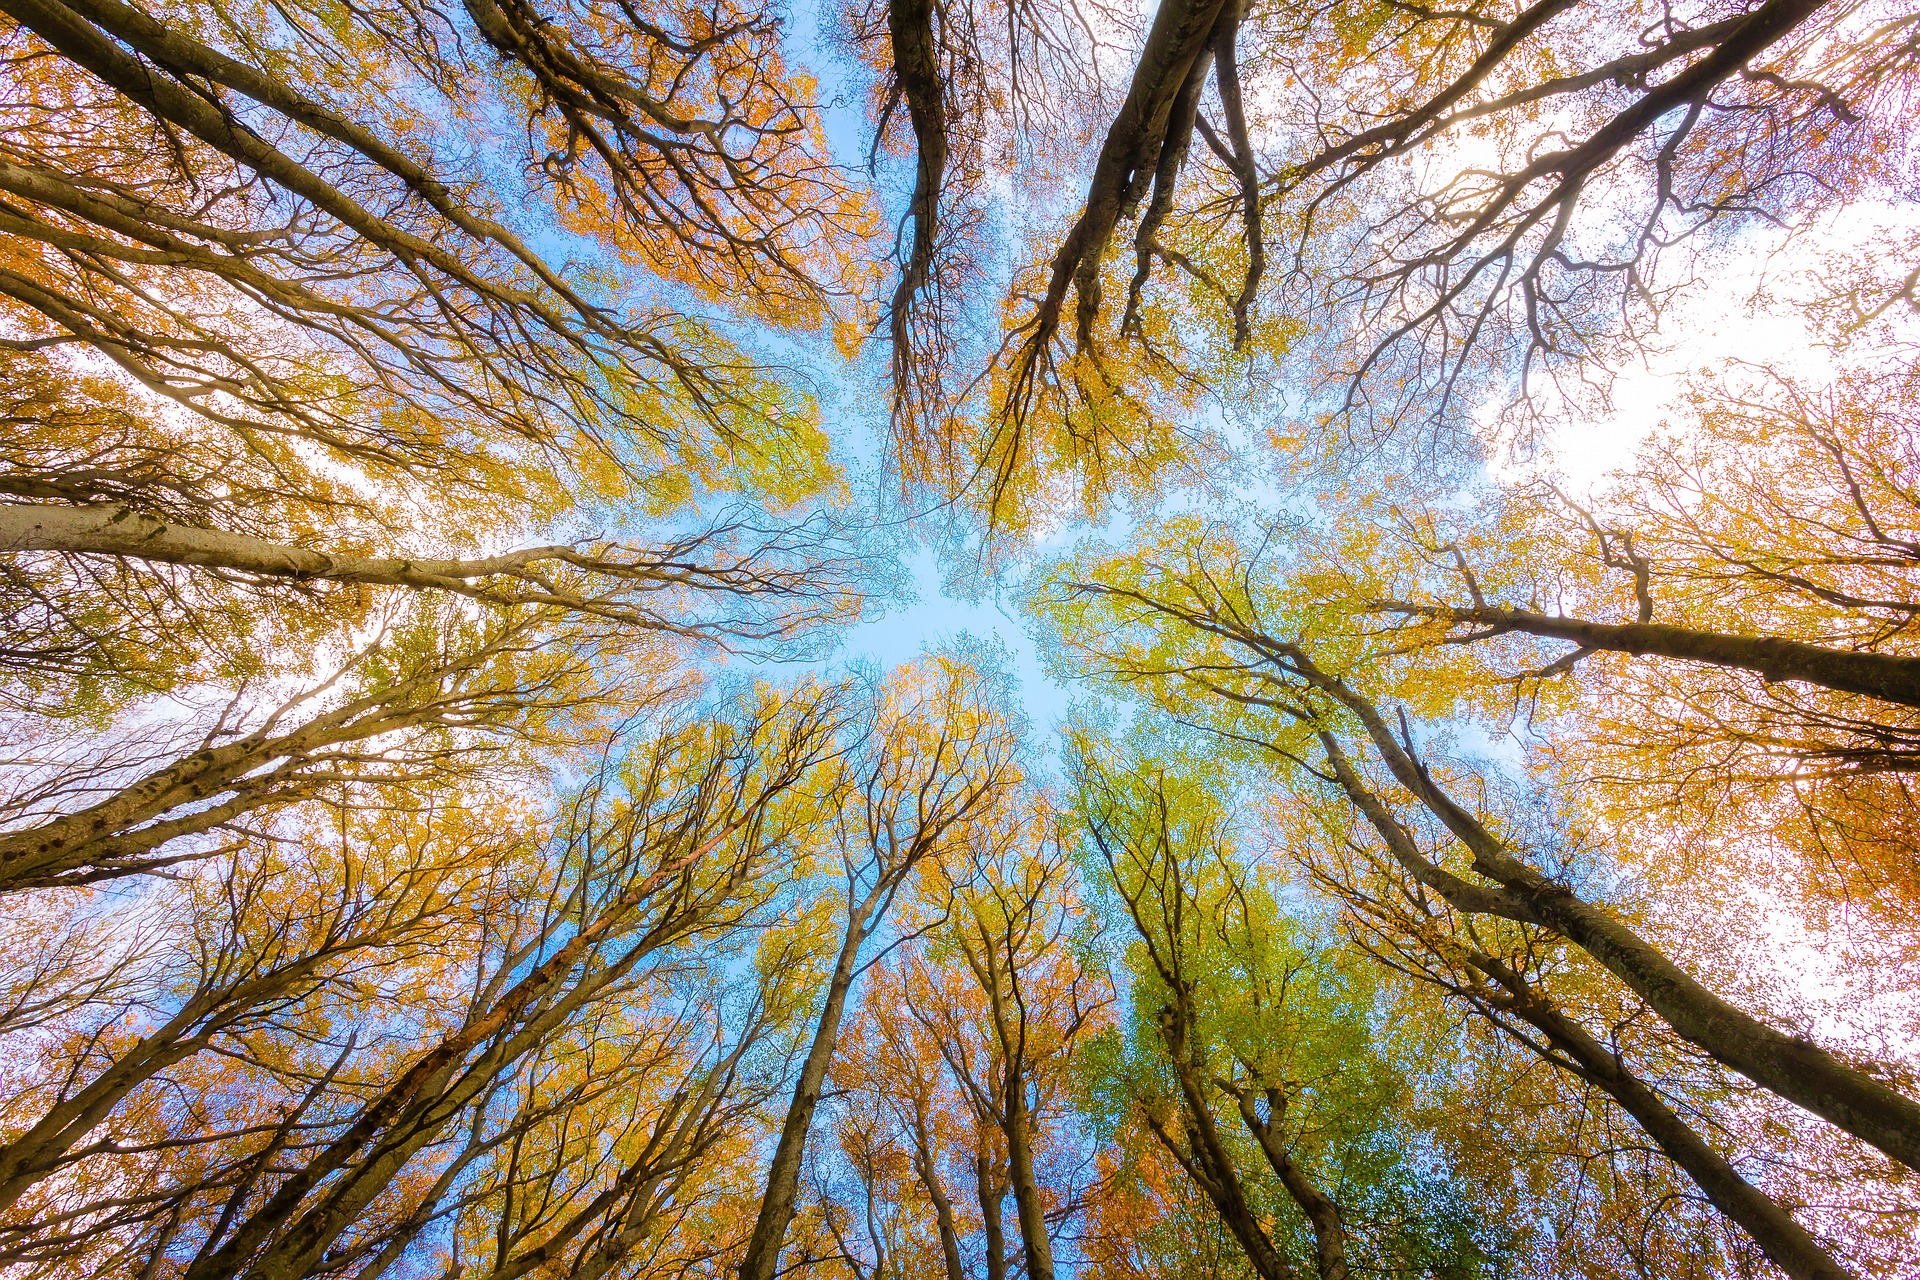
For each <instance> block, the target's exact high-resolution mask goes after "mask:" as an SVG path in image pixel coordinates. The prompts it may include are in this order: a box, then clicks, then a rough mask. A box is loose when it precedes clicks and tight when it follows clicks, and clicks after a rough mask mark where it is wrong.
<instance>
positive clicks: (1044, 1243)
mask: <svg viewBox="0 0 1920 1280" xmlns="http://www.w3.org/2000/svg"><path fill="white" fill-rule="evenodd" d="M1006 1108H1007V1111H1006V1115H1007V1123H1006V1133H1007V1176H1008V1179H1009V1180H1010V1181H1011V1182H1012V1184H1013V1207H1014V1213H1015V1216H1016V1217H1017V1218H1018V1220H1019V1223H1020V1243H1021V1244H1022V1245H1024V1246H1025V1247H1026V1251H1027V1278H1028V1280H1053V1241H1052V1239H1051V1238H1050V1237H1049V1236H1048V1235H1047V1209H1046V1201H1045V1200H1043V1199H1042V1198H1041V1196H1040V1184H1039V1182H1038V1180H1037V1179H1036V1178H1035V1177H1034V1173H1033V1136H1032V1133H1031V1129H1030V1126H1031V1123H1032V1122H1031V1117H1030V1116H1029V1114H1028V1110H1027V1084H1026V1079H1025V1077H1024V1075H1022V1074H1021V1073H1020V1072H1019V1071H1016V1070H1009V1071H1008V1072H1007V1090H1006Z"/></svg>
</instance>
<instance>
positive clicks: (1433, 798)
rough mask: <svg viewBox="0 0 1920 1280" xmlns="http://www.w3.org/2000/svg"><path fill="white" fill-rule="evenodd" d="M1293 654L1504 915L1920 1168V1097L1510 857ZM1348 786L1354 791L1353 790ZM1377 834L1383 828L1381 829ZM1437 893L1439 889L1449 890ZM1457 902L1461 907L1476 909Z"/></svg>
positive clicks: (1755, 1073) (1372, 721) (1388, 736)
mask: <svg viewBox="0 0 1920 1280" xmlns="http://www.w3.org/2000/svg"><path fill="white" fill-rule="evenodd" d="M1295 652H1296V653H1298V651H1297V650H1295ZM1297 661H1298V662H1299V663H1300V664H1301V666H1300V670H1301V672H1302V673H1303V674H1305V675H1306V676H1307V678H1308V679H1309V680H1310V681H1311V682H1312V683H1314V684H1316V685H1318V686H1319V687H1321V688H1323V689H1325V690H1327V691H1328V692H1329V693H1332V694H1333V695H1334V696H1335V697H1337V698H1338V699H1339V700H1340V701H1341V702H1342V703H1344V704H1345V705H1346V706H1347V707H1348V709H1349V710H1351V711H1352V712H1353V713H1354V714H1355V715H1356V716H1357V717H1358V718H1359V720H1360V722H1361V724H1362V725H1363V726H1364V727H1365V729H1366V731H1367V736H1368V737H1369V738H1371V739H1372V740H1373V744H1374V747H1375V749H1376V750H1377V751H1378V752H1379V755H1380V758H1381V760H1382V761H1383V762H1384V763H1385V764H1386V766H1387V768H1388V770H1389V771H1390V772H1391V773H1392V774H1393V776H1394V778H1395V780H1397V781H1398V782H1399V783H1400V785H1401V786H1403V787H1405V788H1406V789H1407V790H1408V791H1409V792H1411V793H1412V794H1413V795H1414V796H1415V798H1417V799H1418V800H1419V801H1420V802H1421V803H1422V804H1423V805H1425V806H1426V807H1427V808H1428V809H1429V810H1430V811H1431V812H1432V813H1433V815H1434V816H1435V817H1437V818H1439V819H1440V821H1441V822H1443V823H1444V824H1445V825H1446V826H1447V828H1448V829H1449V830H1450V831H1452V832H1453V834H1454V835H1455V836H1456V837H1458V838H1459V840H1460V842H1461V843H1462V844H1464V845H1465V846H1466V847H1467V849H1468V851H1469V852H1471V853H1472V855H1473V869H1474V870H1475V871H1477V872H1478V873H1479V874H1481V875H1483V876H1485V877H1486V878H1487V879H1489V880H1492V881H1493V882H1495V883H1496V884H1498V885H1500V886H1501V887H1502V888H1503V889H1504V890H1505V891H1506V894H1507V896H1508V906H1507V909H1506V911H1504V912H1503V914H1507V915H1509V916H1517V918H1521V919H1527V920H1530V921H1532V922H1534V923H1536V924H1539V925H1542V926H1544V927H1545V928H1548V929H1551V930H1552V931H1553V932H1555V933H1557V934H1559V935H1560V936H1561V937H1564V938H1566V939H1567V940H1568V941H1570V942H1572V943H1574V944H1575V945H1576V946H1578V947H1580V948H1581V950H1583V951H1585V952H1586V953H1587V954H1588V955H1590V956H1592V957H1593V958H1594V959H1595V960H1598V961H1599V962H1600V963H1601V964H1602V965H1603V966H1605V967H1606V969H1607V970H1608V971H1609V972H1610V973H1612V974H1613V975H1614V976H1615V977H1617V978H1619V979H1620V980H1621V981H1622V982H1623V983H1625V984H1626V985H1627V987H1628V988H1629V989H1631V990H1632V991H1633V992H1634V993H1635V994H1636V995H1638V996H1640V997H1641V998H1642V999H1643V1000H1645V1001H1646V1002H1647V1003H1648V1005H1650V1006H1651V1007H1652V1008H1653V1010H1654V1012H1656V1013H1658V1014H1659V1015H1660V1016H1661V1018H1663V1019H1665V1021H1666V1022H1667V1024H1668V1025H1669V1026H1671V1027H1672V1028H1673V1029H1674V1031H1675V1032H1677V1033H1678V1034H1679V1035H1680V1036H1682V1037H1683V1038H1685V1039H1686V1040H1688V1041H1690V1042H1691V1043H1693V1044H1695V1045H1698V1046H1699V1047H1700V1048H1702V1049H1704V1050H1706V1051H1707V1052H1708V1053H1709V1054H1711V1055H1712V1056H1713V1057H1714V1058H1715V1059H1716V1060H1717V1061H1719V1062H1721V1063H1724V1064H1725V1065H1727V1066H1729V1067H1732V1068H1733V1069H1734V1070H1735V1071H1738V1072H1740V1073H1741V1074H1742V1075H1744V1076H1746V1077H1747V1078H1748V1079H1750V1080H1752V1081H1753V1082H1754V1083H1756V1084H1758V1085H1761V1086H1763V1087H1765V1088H1767V1089H1769V1090H1771V1091H1772V1092H1774V1093H1776V1094H1778V1095H1780V1096H1781V1097H1782V1098H1785V1099H1786V1100H1787V1101H1789V1102H1792V1103H1794V1104H1795V1105H1797V1106H1800V1107H1804V1108H1805V1109H1806V1110H1808V1111H1811V1112H1812V1113H1813V1114H1815V1115H1817V1116H1820V1117H1821V1118H1822V1119H1825V1120H1828V1121H1830V1122H1832V1123H1833V1124H1834V1125H1836V1126H1838V1127H1839V1128H1842V1129H1844V1130H1846V1131H1847V1132H1848V1133H1851V1134H1853V1135H1854V1136H1855V1137H1856V1138H1859V1139H1860V1140H1861V1141H1863V1142H1867V1143H1870V1144H1872V1145H1873V1146H1875V1147H1877V1148H1879V1149H1880V1150H1881V1151H1883V1152H1885V1153H1886V1154H1887V1155H1889V1156H1891V1157H1892V1158H1893V1159H1895V1160H1898V1161H1899V1162H1900V1163H1902V1164H1904V1165H1906V1166H1907V1167H1908V1168H1911V1169H1920V1103H1917V1102H1915V1101H1914V1100H1913V1099H1912V1098H1909V1097H1906V1096H1905V1095H1903V1094H1901V1093H1899V1092H1897V1091H1895V1090H1893V1089H1891V1088H1889V1087H1888V1086H1886V1085H1884V1084H1882V1083H1881V1082H1880V1081H1878V1080H1876V1079H1874V1078H1873V1077H1872V1076H1870V1075H1868V1074H1867V1073H1866V1072H1864V1071H1861V1070H1858V1069H1857V1068H1854V1067H1852V1066H1849V1065H1848V1064H1846V1063H1845V1062H1843V1061H1841V1060H1840V1059H1839V1058H1837V1057H1835V1056H1834V1055H1833V1054H1831V1053H1828V1052H1827V1051H1826V1050H1824V1049H1822V1048H1820V1047H1819V1046H1818V1045H1815V1044H1813V1043H1812V1042H1811V1041H1808V1040H1806V1039H1805V1038H1803V1037H1801V1036H1790V1035H1787V1034H1785V1033H1784V1032H1781V1031H1778V1030H1776V1029H1775V1028H1773V1027H1770V1026H1768V1025H1767V1024H1766V1023H1764V1022H1762V1021H1760V1020H1759V1019H1758V1018H1755V1017H1753V1016H1752V1015H1751V1014H1748V1013H1746V1012H1744V1011H1743V1010H1741V1009H1738V1008H1735V1007H1734V1006H1733V1005H1731V1004H1729V1003H1727V1002H1726V1001H1725V1000H1722V999H1721V998H1720V997H1719V996H1717V995H1715V994H1713V992H1711V991H1709V990H1707V988H1706V987H1704V986H1703V985H1701V984H1700V983H1699V982H1697V981H1696V980H1695V979H1694V978H1693V977H1692V976H1691V975H1689V974H1688V973H1686V972H1685V971H1684V970H1682V969H1681V968H1680V966H1678V965H1676V964H1675V963H1674V962H1673V961H1672V960H1670V959H1668V958H1667V956H1666V954H1665V953H1664V952H1662V951H1661V950H1660V949H1659V948H1657V947H1655V946H1654V945H1653V944H1652V943H1650V942H1648V941H1647V940H1646V939H1644V938H1642V937H1640V936H1639V935H1638V934H1637V933H1635V932H1634V931H1633V930H1632V929H1630V928H1628V927H1627V926H1626V925H1625V924H1623V923H1621V922H1620V921H1619V920H1618V919H1616V918H1614V916H1613V915H1611V914H1610V913H1608V912H1606V911H1604V910H1602V909H1600V908H1598V907H1595V906H1593V905H1592V904H1591V903H1588V902H1585V901H1583V900H1582V899H1581V898H1580V897H1578V896H1577V895H1576V894H1575V893H1574V892H1573V891H1572V890H1571V889H1568V888H1567V887H1566V886H1564V885H1562V884H1559V883H1558V882H1556V881H1554V880H1552V879H1549V878H1548V877H1547V876H1546V875H1544V874H1542V873H1541V872H1540V871H1538V870H1536V869H1535V868H1534V867H1532V866H1530V865H1528V864H1527V863H1526V862H1523V861H1522V860H1521V859H1519V858H1518V857H1516V856H1514V854H1513V853H1512V852H1511V851H1509V850H1508V849H1507V847H1506V845H1505V844H1504V843H1503V842H1502V841H1501V840H1500V839H1499V838H1498V837H1497V836H1495V835H1494V834H1493V833H1492V832H1491V831H1489V830H1487V828H1486V827H1485V826H1484V825H1482V824H1481V823H1480V822H1479V821H1478V820H1477V819H1476V818H1474V817H1473V815H1472V814H1470V813H1468V812H1467V811H1466V810H1465V809H1463V808H1462V807H1461V806H1460V805H1459V804H1457V803H1455V801H1454V800H1453V798H1452V797H1451V796H1449V795H1448V794H1447V793H1446V792H1445V791H1444V790H1442V789H1441V788H1440V786H1439V784H1438V783H1436V782H1435V781H1434V780H1433V778H1432V777H1431V776H1430V775H1429V774H1428V773H1427V771H1426V769H1425V768H1424V767H1423V766H1422V765H1420V764H1419V762H1417V761H1416V760H1414V759H1413V757H1412V756H1411V755H1409V754H1408V752H1407V750H1406V749H1405V748H1403V747H1402V746H1401V745H1400V743H1399V742H1398V741H1396V740H1395V738H1394V735H1393V733H1392V731H1391V730H1390V729H1388V727H1387V724H1386V721H1385V720H1383V719H1382V718H1381V716H1380V712H1379V710H1378V708H1376V707H1375V706H1374V705H1373V704H1372V703H1371V702H1369V701H1368V700H1367V699H1365V698H1363V697H1361V696H1360V695H1359V694H1357V693H1355V692H1354V691H1353V690H1352V689H1350V688H1348V687H1347V686H1346V685H1345V684H1344V683H1343V682H1341V681H1339V680H1336V679H1333V678H1332V677H1329V676H1327V675H1326V674H1325V673H1323V672H1321V671H1319V669H1318V668H1317V667H1314V666H1313V665H1312V662H1311V660H1310V659H1308V658H1306V656H1305V655H1304V654H1300V655H1299V657H1298V659H1297ZM1348 789H1349V793H1350V794H1351V791H1352V788H1351V787H1349V788H1348ZM1381 833H1382V835H1383V836H1385V835H1386V831H1385V829H1382V832H1381ZM1389 839H1391V838H1389ZM1441 892H1442V894H1443V896H1444V894H1445V890H1444V889H1442V890H1441ZM1459 905H1461V906H1462V909H1464V910H1469V911H1471V910H1476V909H1477V908H1476V907H1474V906H1473V905H1470V904H1464V903H1463V904H1459Z"/></svg>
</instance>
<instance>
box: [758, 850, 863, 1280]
mask: <svg viewBox="0 0 1920 1280" xmlns="http://www.w3.org/2000/svg"><path fill="white" fill-rule="evenodd" d="M890 887H891V886H890V885H889V883H888V880H887V878H885V877H882V878H881V880H880V881H879V883H877V884H876V885H875V886H874V887H873V889H872V890H871V891H869V892H868V894H867V895H866V897H864V898H862V899H860V900H859V901H858V902H855V903H850V904H849V907H848V911H847V925H846V929H845V931H844V932H843V933H842V935H841V941H840V954H839V956H838V958H837V959H835V961H834V965H833V974H832V976H831V977H830V978H829V979H828V981H827V1001H826V1004H825V1005H823V1006H822V1007H821V1009H820V1017H819V1020H818V1021H817V1022H815V1024H814V1029H813V1041H812V1043H811V1044H809V1045H808V1047H807V1056H806V1060H805V1061H804V1062H803V1063H802V1064H801V1067H800V1078H799V1079H798V1080H797V1081H795V1082H794V1086H793V1098H792V1100H791V1101H790V1102H789V1103H788V1104H787V1117H786V1119H785V1121H783V1122H782V1123H781V1126H780V1140H779V1142H778V1144H777V1145H776V1146H775V1147H774V1151H773V1160H772V1161H771V1162H770V1163H769V1164H768V1165H767V1182H766V1190H765V1191H764V1192H763V1193H762V1195H761V1198H760V1215H759V1217H758V1218H756V1219H755V1220H754V1224H753V1237H752V1239H750V1240H749V1241H748V1242H747V1251H746V1254H745V1256H744V1257H743V1258H742V1259H741V1261H740V1280H773V1277H774V1275H775V1273H776V1271H777V1270H778V1265H779V1261H780V1247H781V1245H782V1244H784V1243H785V1242H786V1238H787V1228H788V1227H789V1226H790V1225H792V1223H793V1210H794V1203H795V1201H796V1200H797V1199H798V1197H799V1194H800V1165H801V1162H802V1160H804V1159H805V1157H806V1148H807V1130H808V1129H809V1128H811V1127H812V1125H813V1113H814V1110H815V1109H816V1108H817V1107H818V1106H819V1105H820V1090H821V1089H822V1088H823V1087H824V1086H825V1085H826V1080H827V1070H828V1068H830V1067H831V1066H832V1065H833V1051H834V1044H835V1041H836V1040H837V1039H838V1038H839V1035H840V1023H841V1020H842V1019H843V1018H844V1016H845V1014H846V1008H847V993H848V992H849V991H851V990H852V988H853V979H854V976H855V970H856V969H857V967H858V965H859V960H860V948H861V946H862V944H864V943H865V942H866V940H867V938H868V936H869V935H870V933H871V931H872V929H873V927H874V926H875V925H876V924H878V922H879V921H878V919H877V916H878V914H879V910H880V908H881V907H882V905H883V903H885V902H886V901H887V898H888V894H889V891H890Z"/></svg>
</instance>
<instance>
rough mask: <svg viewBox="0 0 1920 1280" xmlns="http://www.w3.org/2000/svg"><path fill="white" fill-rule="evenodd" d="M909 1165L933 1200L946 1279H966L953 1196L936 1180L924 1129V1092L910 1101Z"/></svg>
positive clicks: (930, 1144) (929, 1139)
mask: <svg viewBox="0 0 1920 1280" xmlns="http://www.w3.org/2000/svg"><path fill="white" fill-rule="evenodd" d="M913 1168H914V1172H915V1173H916V1174H917V1175H918V1176H919V1178H920V1185H921V1186H922V1187H925V1188H926V1191H927V1199H928V1200H930V1201H931V1202H932V1203H933V1219H934V1224H935V1225H936V1226H938V1227H939V1229H940V1258H941V1261H942V1262H944V1263H945V1264H946V1269H947V1280H967V1273H966V1268H965V1267H964V1266H963V1265H962V1264H961V1261H960V1232H959V1229H958V1228H957V1227H956V1226H955V1225H954V1217H953V1199H952V1197H950V1196H948V1195H947V1189H946V1187H945V1186H943V1185H942V1184H941V1182H940V1170H939V1169H938V1168H936V1167H935V1166H934V1163H933V1135H932V1134H931V1133H929V1132H928V1126H927V1101H926V1097H925V1095H924V1094H923V1095H921V1096H919V1097H916V1098H915V1099H914V1100H913Z"/></svg>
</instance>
